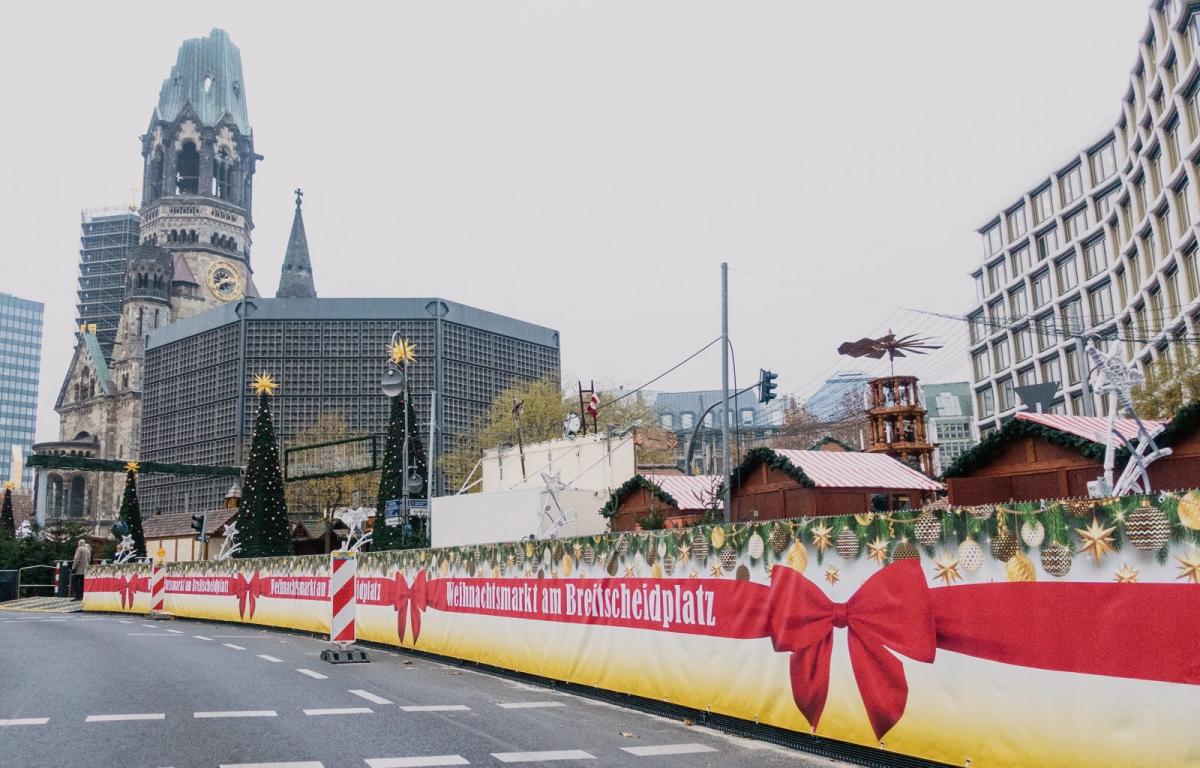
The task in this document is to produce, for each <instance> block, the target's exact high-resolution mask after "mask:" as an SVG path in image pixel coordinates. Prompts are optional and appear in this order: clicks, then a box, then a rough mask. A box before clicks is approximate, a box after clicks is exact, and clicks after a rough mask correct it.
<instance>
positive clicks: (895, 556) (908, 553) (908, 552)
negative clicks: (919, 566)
mask: <svg viewBox="0 0 1200 768" xmlns="http://www.w3.org/2000/svg"><path fill="white" fill-rule="evenodd" d="M920 559H921V551H920V550H919V549H917V545H916V544H913V543H912V542H911V541H902V542H900V543H899V544H897V545H896V548H895V549H893V550H892V562H893V563H898V562H900V561H901V560H920Z"/></svg>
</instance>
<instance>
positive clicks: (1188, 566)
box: [1175, 547, 1200, 584]
mask: <svg viewBox="0 0 1200 768" xmlns="http://www.w3.org/2000/svg"><path fill="white" fill-rule="evenodd" d="M1175 559H1176V560H1178V561H1179V562H1180V563H1181V565H1180V566H1179V575H1178V576H1176V577H1175V578H1176V579H1189V580H1190V581H1191V582H1192V583H1193V584H1200V552H1197V551H1196V548H1195V547H1192V551H1191V552H1189V553H1188V556H1187V557H1186V558H1183V557H1180V556H1179V555H1176V556H1175Z"/></svg>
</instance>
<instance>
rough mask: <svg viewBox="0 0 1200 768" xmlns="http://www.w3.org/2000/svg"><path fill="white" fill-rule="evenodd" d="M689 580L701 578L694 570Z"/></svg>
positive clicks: (689, 575)
mask: <svg viewBox="0 0 1200 768" xmlns="http://www.w3.org/2000/svg"><path fill="white" fill-rule="evenodd" d="M688 578H689V579H698V578H700V574H698V573H696V571H694V570H693V571H692V572H691V573H689V574H688Z"/></svg>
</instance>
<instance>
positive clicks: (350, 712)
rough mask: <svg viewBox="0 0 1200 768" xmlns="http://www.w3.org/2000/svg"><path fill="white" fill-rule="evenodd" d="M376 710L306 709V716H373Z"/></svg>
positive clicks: (357, 708)
mask: <svg viewBox="0 0 1200 768" xmlns="http://www.w3.org/2000/svg"><path fill="white" fill-rule="evenodd" d="M374 713H375V710H373V709H371V708H370V707H342V708H340V709H306V710H304V714H306V715H371V714H374Z"/></svg>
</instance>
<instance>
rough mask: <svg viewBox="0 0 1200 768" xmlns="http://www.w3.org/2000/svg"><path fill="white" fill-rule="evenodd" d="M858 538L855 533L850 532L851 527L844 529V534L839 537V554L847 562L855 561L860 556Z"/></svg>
mask: <svg viewBox="0 0 1200 768" xmlns="http://www.w3.org/2000/svg"><path fill="white" fill-rule="evenodd" d="M858 546H859V545H858V537H857V536H855V535H854V531H852V530H850V526H848V525H847V526H846V527H845V528H842V532H841V533H839V534H838V537H837V551H838V554H839V555H841V556H842V557H844V558H845V559H847V560H853V559H854V558H855V557H857V556H858Z"/></svg>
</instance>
